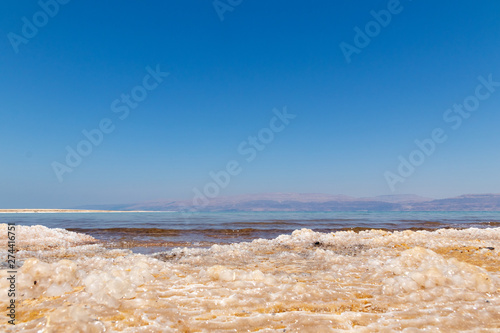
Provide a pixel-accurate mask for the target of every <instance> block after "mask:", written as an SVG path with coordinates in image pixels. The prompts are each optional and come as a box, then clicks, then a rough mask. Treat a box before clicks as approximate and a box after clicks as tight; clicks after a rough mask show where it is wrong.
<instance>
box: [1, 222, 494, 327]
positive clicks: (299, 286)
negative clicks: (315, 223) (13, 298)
mask: <svg viewBox="0 0 500 333" xmlns="http://www.w3.org/2000/svg"><path fill="white" fill-rule="evenodd" d="M0 228H4V226H1V227H0ZM30 228H34V227H22V226H18V230H17V233H18V234H19V235H22V234H23V233H25V235H26V234H30V236H31V237H33V239H32V242H33V243H32V244H33V245H36V244H44V243H45V244H47V242H45V241H46V239H45V238H48V239H50V238H51V237H54V235H57V237H60V243H59V244H65V245H64V248H62V247H61V246H60V245H59V247H58V250H57V251H54V250H53V249H51V248H45V250H43V251H33V250H32V248H26V250H23V251H20V252H19V253H18V256H19V257H21V258H23V260H25V261H24V264H23V266H22V267H21V268H20V269H19V272H18V277H19V280H18V285H17V289H18V291H19V297H18V301H19V302H20V304H19V307H18V309H19V313H18V319H19V323H18V325H16V326H15V327H11V325H7V324H6V323H1V324H0V330H2V331H6V332H11V331H12V332H14V331H23V332H40V331H43V332H179V331H205V332H212V331H216V332H225V331H227V332H230V331H231V332H234V331H247V330H249V331H255V332H277V331H280V332H282V331H283V330H286V331H287V332H289V331H292V332H299V331H300V332H342V331H344V330H355V331H357V332H374V331H377V332H393V331H404V332H417V331H432V332H439V331H441V332H449V331H467V332H494V331H498V329H500V290H499V287H500V258H499V257H500V256H499V255H498V254H499V253H498V249H499V248H500V229H498V228H495V229H466V230H453V229H447V230H437V231H434V232H429V231H400V232H385V231H380V230H371V231H362V232H359V233H355V232H336V233H328V234H326V233H317V232H313V231H311V230H307V229H302V230H296V231H294V232H293V234H292V235H281V236H279V237H277V238H276V239H273V240H263V239H259V240H254V241H252V242H249V243H238V244H231V245H214V246H212V247H210V248H208V249H200V248H176V249H174V250H172V251H168V252H165V253H158V254H156V255H153V256H146V255H141V254H133V253H131V252H130V251H124V250H107V249H104V248H103V247H102V246H101V245H100V244H94V245H85V244H88V243H89V242H92V240H91V239H89V238H88V236H84V235H80V234H75V233H68V232H65V231H61V229H47V228H45V229H44V227H37V228H38V229H36V230H40V231H42V232H40V233H33V229H30ZM4 234H6V233H4ZM1 237H5V236H3V235H2V236H1ZM0 241H5V240H4V239H0ZM65 256H67V258H66V257H65ZM30 257H36V258H37V259H34V258H31V259H30ZM68 258H69V260H68ZM6 276H7V273H6V270H2V271H1V272H0V295H6V290H7V288H8V285H7V284H8V281H7V280H6ZM35 281H36V284H35ZM5 302H6V297H0V306H2V307H3V306H5V305H6V303H5Z"/></svg>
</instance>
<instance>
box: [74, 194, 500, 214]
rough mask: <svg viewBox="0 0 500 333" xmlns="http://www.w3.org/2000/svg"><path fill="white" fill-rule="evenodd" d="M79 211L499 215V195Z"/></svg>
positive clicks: (230, 201) (255, 199)
mask: <svg viewBox="0 0 500 333" xmlns="http://www.w3.org/2000/svg"><path fill="white" fill-rule="evenodd" d="M77 208H79V209H106V210H147V211H186V210H195V211H206V212H210V211H251V212H255V211H367V210H371V211H500V194H467V195H461V196H458V197H453V198H446V199H430V198H424V197H421V196H417V195H411V194H404V195H381V196H376V197H367V198H355V197H350V196H345V195H330V194H320V193H264V194H252V195H241V196H232V197H222V196H221V197H217V198H214V199H211V200H210V201H209V202H208V203H205V202H204V203H203V204H201V203H200V204H199V205H197V206H193V203H192V202H191V201H187V200H184V201H182V200H180V201H172V200H160V201H154V202H144V203H135V204H120V205H86V206H81V207H77Z"/></svg>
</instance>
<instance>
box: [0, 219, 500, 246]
mask: <svg viewBox="0 0 500 333" xmlns="http://www.w3.org/2000/svg"><path fill="white" fill-rule="evenodd" d="M0 222H1V223H7V222H15V223H16V224H18V225H43V226H46V227H49V228H63V229H66V230H70V231H75V232H80V233H85V234H89V235H91V236H93V237H95V238H97V239H99V240H101V241H103V242H105V243H106V244H108V245H109V246H110V247H126V248H132V249H134V250H135V251H137V252H151V251H156V250H162V249H165V248H172V247H176V246H188V247H191V246H195V247H200V246H201V247H204V246H210V245H212V244H216V243H233V242H241V241H251V240H253V239H256V238H275V237H277V236H278V235H281V234H290V233H291V232H292V231H294V230H297V229H302V228H307V229H312V230H314V231H320V232H331V231H339V230H355V231H358V230H363V229H384V230H406V229H411V230H417V229H426V230H432V229H439V228H459V229H463V228H471V227H475V228H491V227H499V226H500V212H292V213H291V212H239V213H234V212H220V213H200V212H198V213H189V214H183V213H178V212H148V213H68V214H64V213H56V214H51V213H38V214H36V213H35V214H1V215H0Z"/></svg>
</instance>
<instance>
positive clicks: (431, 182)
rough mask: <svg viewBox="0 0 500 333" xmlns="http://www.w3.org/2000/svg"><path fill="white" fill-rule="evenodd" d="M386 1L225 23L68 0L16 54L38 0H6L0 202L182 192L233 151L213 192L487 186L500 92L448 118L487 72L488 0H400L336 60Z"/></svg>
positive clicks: (497, 76)
mask: <svg viewBox="0 0 500 333" xmlns="http://www.w3.org/2000/svg"><path fill="white" fill-rule="evenodd" d="M42 2H46V1H45V0H42ZM49 2H50V1H49ZM221 2H223V3H226V4H227V3H228V2H227V1H226V0H222V1H221ZM233 3H237V1H233ZM387 6H388V1H326V0H320V1H314V2H312V3H306V2H304V1H290V0H288V1H282V0H275V1H248V0H243V1H242V2H241V4H239V5H237V6H235V7H233V8H232V11H226V12H225V13H224V14H223V17H224V20H223V21H221V20H220V17H219V15H218V13H217V11H216V10H215V8H214V6H213V3H212V1H209V0H206V1H191V0H183V1H159V0H158V1H156V0H151V1H137V0H136V1H78V0H72V1H69V2H68V3H67V4H64V5H62V4H61V5H59V7H60V8H59V10H58V13H57V14H56V15H55V16H54V17H50V18H49V19H48V22H47V24H46V25H44V26H42V27H40V28H38V33H37V34H36V35H35V36H34V37H32V38H28V39H27V43H25V44H24V43H21V44H19V45H18V53H16V52H15V51H14V49H13V47H12V45H11V42H10V41H9V38H8V34H9V33H15V34H17V35H19V36H22V28H23V25H24V24H25V23H24V22H23V17H26V18H27V20H28V21H30V22H33V15H35V16H36V13H37V12H39V11H41V10H42V9H41V7H40V5H39V3H38V2H37V1H14V0H5V1H2V2H1V4H0V13H2V14H0V50H1V52H0V68H1V72H0V74H1V75H0V158H1V160H0V208H28V207H38V208H52V207H54V208H56V207H61V208H65V207H72V206H78V205H85V204H98V203H102V204H107V203H131V202H139V201H148V200H156V199H168V198H170V199H189V198H191V197H192V195H193V188H195V187H196V188H199V189H202V188H203V186H204V185H205V184H206V183H207V182H210V180H211V179H210V176H209V172H210V171H214V172H217V171H219V170H222V169H224V168H225V167H226V164H227V162H228V161H230V160H236V161H238V162H240V165H241V167H242V172H241V173H240V174H239V175H236V176H233V177H232V178H231V182H230V184H229V185H228V186H227V187H226V188H223V189H221V192H220V194H221V195H236V194H244V193H261V192H306V193H307V192H312V193H331V194H346V195H353V196H360V197H361V196H372V195H380V194H393V193H395V194H397V193H412V194H419V195H424V196H429V197H434V198H440V197H447V196H455V195H460V194H465V193H498V192H500V175H499V170H500V131H499V128H500V87H499V88H497V89H498V90H497V91H496V92H494V93H493V94H491V96H490V98H488V99H486V100H484V101H481V103H480V106H479V108H478V110H477V111H475V112H474V113H473V114H472V115H471V117H470V118H468V119H464V120H463V123H462V125H461V127H460V128H458V129H457V130H452V129H451V126H450V124H449V123H446V122H445V121H444V120H443V114H444V112H445V111H446V110H447V109H448V108H450V107H452V106H453V104H455V103H462V102H463V101H464V99H465V98H466V97H467V96H469V95H472V94H474V91H475V88H476V86H477V85H478V84H479V81H478V79H477V78H478V77H479V76H483V77H485V78H487V77H488V75H490V74H491V75H492V77H493V79H494V80H495V81H500V66H499V65H500V34H499V32H500V16H499V13H500V2H498V1H496V0H484V1H478V2H472V1H467V2H459V1H458V2H457V1H437V2H436V1H424V0H418V1H417V0H414V1H408V0H406V1H401V6H402V8H403V9H402V11H401V12H400V13H399V14H396V15H392V20H391V22H390V23H389V24H388V25H387V27H382V28H381V31H380V33H379V34H378V35H376V36H375V37H373V38H372V40H371V42H370V44H369V45H368V46H366V47H364V48H362V49H360V52H359V54H353V55H352V57H351V62H350V63H347V62H346V59H345V57H344V54H343V52H342V50H341V48H340V47H339V44H340V43H341V42H346V43H349V44H352V45H354V36H355V31H354V30H353V29H354V28H355V27H356V26H357V27H360V28H361V29H364V28H365V25H366V24H367V23H368V22H370V21H372V20H373V17H372V16H371V15H370V11H372V10H374V11H380V10H382V9H386V8H387ZM157 65H159V67H160V68H161V70H162V71H165V72H169V73H170V75H169V76H168V77H166V78H165V79H164V81H163V82H162V83H161V84H160V85H159V86H158V87H157V88H156V89H154V90H152V91H149V92H148V96H147V98H145V100H144V101H142V102H140V103H139V105H138V106H137V107H136V108H135V109H133V110H131V111H130V114H129V116H128V117H127V118H126V119H124V120H120V119H119V118H118V116H119V114H117V113H114V112H113V111H112V109H111V103H112V102H113V101H114V100H115V99H117V98H120V95H121V94H129V93H130V91H131V89H132V88H134V87H135V86H137V85H140V84H142V80H143V78H144V76H145V75H146V74H147V70H146V67H148V66H150V67H151V68H156V66H157ZM285 106H286V108H287V110H288V113H291V114H294V115H296V118H295V119H293V120H291V121H290V123H289V124H288V125H287V126H286V128H285V129H284V130H283V131H281V132H279V133H276V134H275V139H274V140H273V141H272V142H270V143H268V144H267V145H266V147H265V149H264V150H263V151H260V152H258V154H257V156H256V158H255V159H254V160H253V161H252V162H247V161H246V160H245V157H246V156H244V155H241V154H239V153H238V150H237V149H238V146H239V145H240V143H242V142H243V141H245V140H247V138H248V136H249V135H256V134H257V133H259V131H260V130H261V129H263V128H265V127H268V126H269V122H270V120H271V119H272V118H273V116H274V113H273V109H274V108H276V109H278V110H282V109H283V107H285ZM103 118H109V119H111V120H112V122H113V125H114V126H115V130H114V131H113V132H112V133H110V134H105V136H104V139H103V142H102V144H100V145H99V146H97V147H94V148H93V152H92V153H91V154H90V155H88V156H86V157H83V159H82V162H81V164H80V165H79V166H78V167H76V168H74V170H73V172H71V173H65V174H64V175H63V181H62V182H59V180H58V177H57V176H56V174H55V172H54V170H53V167H52V163H53V162H54V161H57V162H60V163H65V158H66V154H67V152H66V146H70V147H72V148H73V149H76V146H77V144H78V143H79V142H80V141H81V140H84V139H85V137H84V136H83V134H82V130H92V129H94V128H97V127H98V126H99V122H100V121H101V119H103ZM437 127H441V128H443V129H444V130H445V132H446V134H447V135H448V140H447V141H446V142H444V143H442V144H438V145H437V148H436V151H435V152H434V153H433V154H432V155H431V156H429V157H427V158H426V160H425V162H424V163H423V164H422V165H420V166H418V167H417V168H416V170H415V172H414V174H412V175H411V176H410V177H408V178H407V179H406V181H405V182H404V183H398V184H397V185H396V191H395V192H392V191H391V189H390V188H389V186H388V184H387V182H386V179H385V177H384V173H385V172H386V171H391V172H394V173H396V172H397V168H398V165H399V163H400V162H399V160H398V157H399V156H400V155H401V156H403V157H405V158H408V156H409V154H410V153H411V152H412V151H413V150H415V149H416V145H415V143H414V141H415V140H416V139H419V140H423V139H425V138H428V137H430V135H431V132H432V130H433V129H434V128H437Z"/></svg>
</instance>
